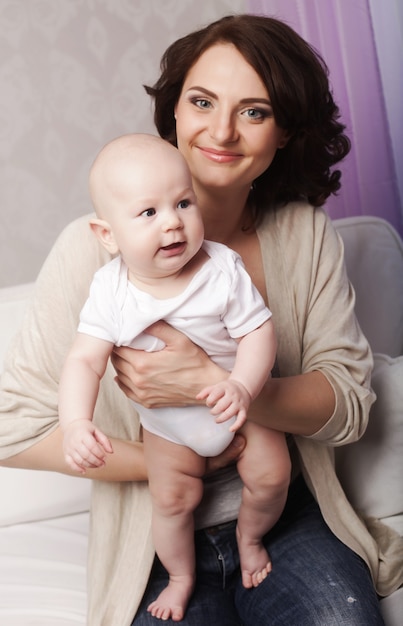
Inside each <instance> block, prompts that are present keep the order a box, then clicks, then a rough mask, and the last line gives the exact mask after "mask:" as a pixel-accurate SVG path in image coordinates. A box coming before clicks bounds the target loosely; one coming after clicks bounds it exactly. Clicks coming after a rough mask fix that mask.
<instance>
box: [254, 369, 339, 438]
mask: <svg viewBox="0 0 403 626" xmlns="http://www.w3.org/2000/svg"><path fill="white" fill-rule="evenodd" d="M334 409H335V395H334V392H333V389H332V387H331V385H330V383H329V382H328V380H327V379H326V377H325V376H324V375H323V374H322V373H321V372H319V371H314V372H308V373H306V374H300V375H298V376H290V377H287V378H271V379H269V380H268V381H267V383H266V385H265V387H264V388H263V390H262V392H261V394H260V395H259V397H258V398H256V400H255V401H254V402H253V404H252V405H251V407H250V409H249V414H248V418H249V419H250V420H251V421H253V422H255V423H257V424H260V425H262V426H267V427H270V428H273V429H275V430H280V431H284V432H287V433H292V434H294V435H303V436H310V435H313V434H314V433H316V432H317V431H318V430H320V429H321V428H322V427H323V426H324V425H325V424H326V422H327V421H328V420H329V419H330V417H331V416H332V414H333V412H334Z"/></svg>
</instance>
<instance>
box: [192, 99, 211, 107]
mask: <svg viewBox="0 0 403 626" xmlns="http://www.w3.org/2000/svg"><path fill="white" fill-rule="evenodd" d="M192 102H193V104H195V105H196V106H197V107H199V109H208V108H209V107H210V106H211V105H210V102H209V100H206V98H193V100H192Z"/></svg>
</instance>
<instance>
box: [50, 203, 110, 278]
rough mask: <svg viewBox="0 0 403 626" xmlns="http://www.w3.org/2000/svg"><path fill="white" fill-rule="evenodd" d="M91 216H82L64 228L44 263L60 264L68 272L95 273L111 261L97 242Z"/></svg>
mask: <svg viewBox="0 0 403 626" xmlns="http://www.w3.org/2000/svg"><path fill="white" fill-rule="evenodd" d="M91 217H93V215H92V214H88V215H83V216H81V217H79V218H77V219H75V220H73V221H72V222H70V223H69V224H67V226H65V228H64V229H63V230H62V232H61V233H60V235H59V236H58V238H57V239H56V241H55V243H54V245H53V248H52V250H51V251H50V253H49V256H48V259H47V261H46V262H45V264H47V263H53V265H57V264H60V263H62V264H63V265H64V267H66V268H69V269H68V271H69V272H71V271H74V270H77V271H79V272H84V273H87V272H93V273H94V272H95V271H96V270H97V269H98V268H99V267H101V266H102V265H104V264H105V263H107V262H108V261H110V260H111V256H110V254H109V253H108V252H107V251H106V250H105V249H104V248H103V246H102V245H101V244H100V243H99V242H98V240H97V238H96V236H95V235H94V233H93V232H92V230H91V228H90V225H89V221H90V218H91Z"/></svg>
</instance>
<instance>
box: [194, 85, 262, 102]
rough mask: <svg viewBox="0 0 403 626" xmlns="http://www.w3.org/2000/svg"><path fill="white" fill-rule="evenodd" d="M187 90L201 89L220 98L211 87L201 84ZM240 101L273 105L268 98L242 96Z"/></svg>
mask: <svg viewBox="0 0 403 626" xmlns="http://www.w3.org/2000/svg"><path fill="white" fill-rule="evenodd" d="M187 91H188V92H189V91H201V92H202V93H204V94H206V96H210V98H215V99H217V98H218V96H217V94H216V93H214V91H210V90H209V89H206V87H200V85H192V87H189V88H188V89H187ZM239 102H240V103H242V104H253V103H260V104H267V106H271V102H270V100H269V99H268V98H253V97H252V98H242V99H241V100H240V101H239Z"/></svg>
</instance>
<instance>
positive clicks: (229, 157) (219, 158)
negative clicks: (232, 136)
mask: <svg viewBox="0 0 403 626" xmlns="http://www.w3.org/2000/svg"><path fill="white" fill-rule="evenodd" d="M199 150H200V152H201V153H202V154H203V156H205V157H206V158H207V159H210V161H214V162H215V163H233V162H234V161H238V160H239V159H241V158H242V154H240V153H239V152H230V151H228V150H214V149H213V148H203V147H200V146H199Z"/></svg>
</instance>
